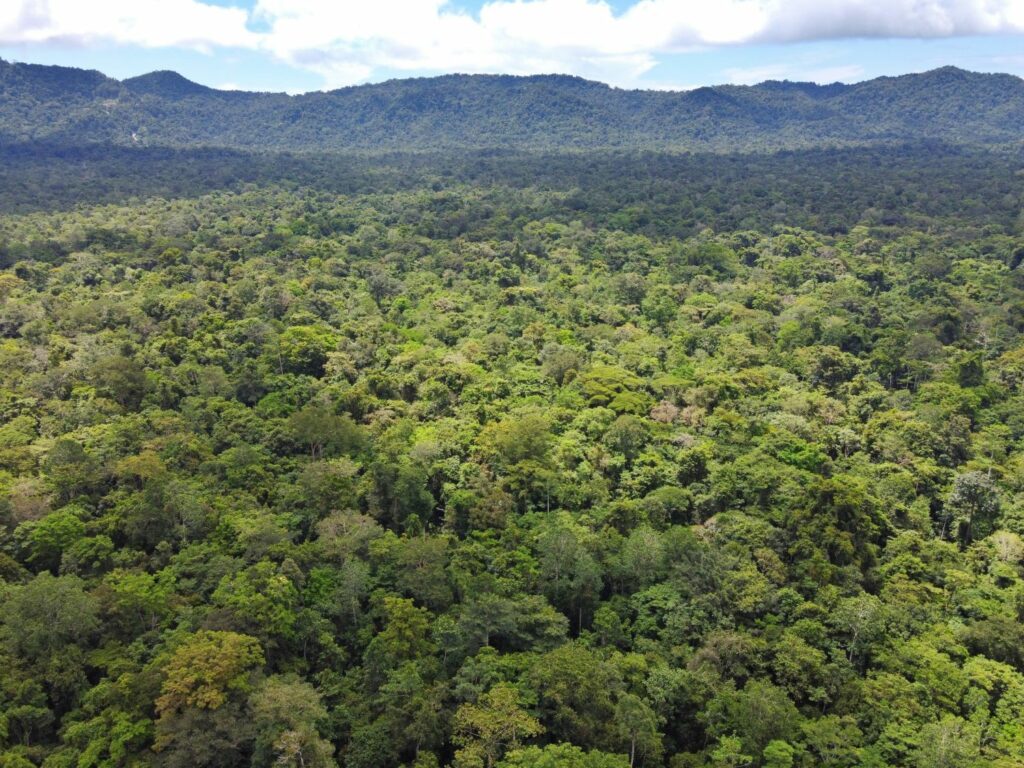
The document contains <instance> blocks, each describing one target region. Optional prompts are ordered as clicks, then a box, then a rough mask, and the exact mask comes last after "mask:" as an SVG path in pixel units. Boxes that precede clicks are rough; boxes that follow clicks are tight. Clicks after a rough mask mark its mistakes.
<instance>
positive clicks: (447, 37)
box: [0, 0, 1024, 87]
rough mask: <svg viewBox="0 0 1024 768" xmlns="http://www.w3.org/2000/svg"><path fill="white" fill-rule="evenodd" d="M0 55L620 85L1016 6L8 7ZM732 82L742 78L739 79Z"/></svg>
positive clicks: (330, 78)
mask: <svg viewBox="0 0 1024 768" xmlns="http://www.w3.org/2000/svg"><path fill="white" fill-rule="evenodd" d="M0 5H2V7H0V43H8V44H10V43H31V42H55V41H56V42H72V43H75V42H77V43H81V44H87V43H89V42H90V41H93V40H110V41H113V42H117V43H130V44H137V45H145V46H189V47H195V48H201V49H202V48H212V47H215V46H232V47H244V48H251V49H258V50H262V51H265V52H267V53H269V54H271V55H273V56H275V57H276V58H278V59H280V60H282V61H285V62H288V63H290V64H292V65H294V66H297V67H301V68H304V69H307V70H310V71H313V72H316V73H318V74H320V75H321V76H322V77H323V78H324V81H325V84H326V85H327V86H329V87H333V86H338V85H345V84H349V83H355V82H360V81H363V80H366V79H369V78H372V77H374V76H376V75H378V73H381V72H390V71H398V72H403V71H408V72H414V71H461V72H499V71H500V72H511V73H518V74H530V73H537V72H571V73H575V74H581V75H585V76H588V77H596V78H598V79H602V80H606V81H608V82H613V83H630V82H633V81H635V80H636V78H638V77H640V76H641V75H642V74H644V73H645V72H647V71H649V70H650V69H652V68H653V67H654V66H655V65H656V64H657V61H658V56H659V55H664V54H667V53H679V52H684V51H687V50H692V49H696V48H706V47H711V46H725V45H739V44H744V43H791V42H801V41H810V40H825V39H840V38H852V37H906V38H935V37H953V36H963V35H987V34H1000V33H1024V0H638V1H637V2H634V3H633V4H632V5H631V6H630V7H629V8H628V9H626V10H625V11H624V12H621V13H616V12H615V11H614V10H613V9H612V7H611V6H610V5H609V4H608V2H606V0H486V2H485V3H484V4H483V6H482V7H481V8H480V9H479V11H478V12H477V13H476V14H470V13H468V12H466V11H464V10H461V9H460V8H459V7H457V6H455V5H453V4H452V3H450V2H447V0H373V2H365V1H364V0H256V3H255V6H254V7H253V8H252V9H251V10H245V9H242V8H230V7H220V6H213V5H209V4H207V3H204V2H201V0H98V1H96V2H90V3H86V2H82V0H13V2H12V0H6V1H5V2H3V3H0ZM737 79H745V78H741V77H740V76H738V77H737Z"/></svg>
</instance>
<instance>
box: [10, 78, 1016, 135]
mask: <svg viewBox="0 0 1024 768" xmlns="http://www.w3.org/2000/svg"><path fill="white" fill-rule="evenodd" d="M1022 125H1024V81H1022V80H1021V79H1020V78H1017V77H1014V76H1012V75H1000V74H979V73H973V72H966V71H964V70H960V69H956V68H954V67H943V68H941V69H936V70H932V71H930V72H925V73H922V74H916V75H905V76H900V77H882V78H877V79H874V80H869V81H865V82H862V83H856V84H853V85H843V84H839V83H835V84H832V85H824V86H821V85H815V84H813V83H792V82H772V81H770V82H765V83H761V84H760V85H756V86H716V87H705V88H698V89H695V90H692V91H686V92H665V91H629V90H621V89H616V88H611V87H609V86H606V85H603V84H601V83H596V82H591V81H587V80H583V79H581V78H578V77H570V76H563V75H545V76H532V77H515V76H507V75H446V76H442V77H434V78H417V79H407V80H392V81H388V82H385V83H379V84H374V85H363V86H354V87H349V88H342V89H339V90H335V91H329V92H316V93H307V94H303V95H299V96H288V95H286V94H275V93H249V92H241V91H219V90H215V89H212V88H207V87H205V86H202V85H199V84H196V83H193V82H191V81H189V80H187V79H185V78H183V77H181V76H180V75H178V74H176V73H174V72H166V71H164V72H153V73H150V74H148V75H143V76H140V77H135V78H130V79H127V80H124V81H118V80H114V79H112V78H109V77H106V76H105V75H103V74H101V73H99V72H95V71H85V70H80V69H73V68H64V67H46V66H39V65H30V64H12V63H9V62H4V61H0V145H3V144H7V145H10V144H14V143H22V142H30V141H40V140H50V141H58V142H61V143H63V144H82V143H95V142H101V143H113V144H120V145H148V146H157V145H167V146H176V147H188V146H200V145H201V146H218V147H232V148H264V149H280V150H324V149H330V150H345V149H412V150H418V149H443V148H530V149H538V148H548V149H564V148H575V149H586V148H637V147H645V148H651V149H671V150H710V151H734V150H740V151H751V150H761V149H781V148H809V147H820V146H838V145H863V144H873V143H885V142H896V141H906V140H911V139H912V140H921V139H938V140H943V141H947V142H950V143H964V144H981V145H1007V144H1009V145H1019V144H1020V142H1021V140H1022V137H1024V131H1022V129H1021V126H1022Z"/></svg>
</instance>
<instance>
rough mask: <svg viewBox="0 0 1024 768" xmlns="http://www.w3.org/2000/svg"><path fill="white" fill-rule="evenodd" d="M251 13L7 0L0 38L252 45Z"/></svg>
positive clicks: (102, 1) (142, 1)
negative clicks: (249, 27) (249, 21)
mask: <svg viewBox="0 0 1024 768" xmlns="http://www.w3.org/2000/svg"><path fill="white" fill-rule="evenodd" d="M247 18H248V14H247V12H246V11H245V10H243V9H240V8H222V7H219V6H214V5H206V4H204V3H200V2H196V1H195V0H93V1H91V2H90V1H87V0H20V1H19V0H13V2H12V1H11V0H4V1H3V2H0V44H26V43H29V44H31V43H63V44H69V45H89V44H91V43H94V42H99V41H109V42H114V43H121V44H129V45H142V46H146V47H150V48H166V47H180V48H197V49H212V48H214V47H222V46H242V47H252V46H255V45H257V44H258V36H257V35H255V34H253V33H252V32H250V31H249V30H248V29H247V28H246V21H247Z"/></svg>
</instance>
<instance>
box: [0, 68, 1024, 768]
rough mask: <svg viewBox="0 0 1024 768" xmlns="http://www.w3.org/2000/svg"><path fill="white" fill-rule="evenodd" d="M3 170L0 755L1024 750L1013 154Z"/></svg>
mask: <svg viewBox="0 0 1024 768" xmlns="http://www.w3.org/2000/svg"><path fill="white" fill-rule="evenodd" d="M2 71H5V72H7V74H6V75H5V77H7V78H8V81H7V86H6V87H8V88H9V87H11V86H10V77H11V75H10V72H11V70H10V68H8V69H6V70H2ZM17 72H21V73H23V72H24V70H17ZM33 72H35V70H33ZM47 72H50V74H53V72H51V71H49V70H47ZM36 74H39V73H38V72H36ZM56 75H60V77H56V76H55V82H54V84H53V88H55V89H57V91H59V89H60V88H65V87H66V86H67V82H66V80H65V79H64V75H63V74H62V73H61V72H57V73H56ZM19 76H20V75H19ZM946 76H950V77H953V75H952V74H950V73H948V72H947V73H946ZM958 76H959V75H957V77H958ZM78 77H79V78H80V80H81V82H80V84H79V85H80V87H81V89H83V92H86V93H87V95H88V94H92V93H93V92H94V91H96V90H97V89H100V90H102V89H103V88H108V86H109V88H112V89H114V90H112V91H111V92H110V93H106V91H104V93H106V95H107V97H109V98H111V99H123V98H126V97H124V96H123V95H119V94H121V93H122V92H121V91H120V90H118V89H122V88H123V89H127V90H128V91H132V92H134V93H136V94H138V93H142V95H141V96H138V95H137V96H136V97H133V98H138V99H141V100H144V99H150V98H153V99H156V98H169V97H167V96H166V93H167V91H168V90H176V92H177V96H176V98H181V99H186V100H188V99H204V98H211V99H212V98H217V99H227V98H229V97H227V96H224V95H217V94H213V95H211V94H210V93H208V92H207V91H205V90H203V89H198V90H197V87H193V86H192V85H191V84H187V83H182V82H180V81H177V80H174V78H171V77H167V76H160V77H156V78H153V77H150V78H149V79H145V80H143V81H142V82H138V81H136V82H131V81H128V82H126V83H125V84H116V86H110V85H109V83H108V81H106V80H104V79H102V78H101V76H93V75H89V74H88V73H84V74H82V73H80V74H79V75H78ZM457 82H465V83H471V82H477V81H475V80H472V79H466V80H465V81H463V80H457ZM479 82H480V83H484V84H486V83H489V82H491V81H486V80H485V81H479ZM516 82H518V81H516ZM899 82H900V79H896V80H893V81H885V82H884V85H885V86H886V87H889V88H898V87H899ZM986 82H987V81H986ZM478 84H479V83H478ZM578 85H579V84H578V83H576V84H575V85H574V87H577V86H578ZM76 87H77V86H76ZM383 87H384V86H382V88H383ZM387 87H393V88H398V87H399V86H387ZM409 87H410V86H407V85H403V86H401V88H405V89H408V88H409ZM587 87H596V86H587ZM874 87H881V85H879V84H877V83H876V84H875V86H874ZM33 88H34V89H35V90H34V91H33V93H35V94H37V98H38V100H39V103H40V104H42V103H43V102H44V101H45V99H46V98H50V96H47V94H48V93H49V91H47V90H46V89H45V88H44V87H43V86H42V85H40V84H39V83H36V85H34V86H33ZM764 88H768V87H767V86H764V87H762V89H764ZM773 88H775V89H776V90H778V89H780V88H781V86H778V85H776V86H773ZM144 89H149V90H144ZM790 89H796V86H791V87H790ZM768 90H771V88H768ZM783 90H785V89H783ZM796 90H799V89H796ZM57 91H54V93H57ZM369 92H370V91H365V92H364V91H359V93H369ZM738 92H741V93H748V92H747V91H738ZM826 92H827V93H830V94H833V95H832V96H829V98H833V97H834V98H841V97H843V98H845V96H843V94H848V91H847V90H846V89H842V88H839V89H836V88H833V89H831V90H829V89H826ZM833 92H834V93H833ZM750 93H753V91H750ZM823 93H824V92H823ZM804 95H805V96H807V97H808V98H810V97H811V96H808V95H807V94H804ZM812 95H813V94H812ZM51 96H52V94H51ZM327 96H331V95H330V94H328V95H327ZM327 96H325V97H324V98H327ZM819 96H822V94H819ZM822 97H823V96H822ZM52 98H54V99H56V98H57V97H56V96H52ZM83 98H85V97H83ZM88 98H89V99H91V98H92V96H91V95H88ZM232 98H234V97H232ZM247 98H249V97H248V96H238V97H237V99H238V100H239V101H240V102H245V99H247ZM267 98H268V99H269V98H271V97H267ZM273 98H277V99H279V100H282V101H287V97H273ZM794 98H796V97H794ZM800 98H803V97H800ZM816 98H817V97H816ZM920 98H924V97H920ZM47 103H49V102H47ZM74 103H77V102H74ZM83 103H84V102H83ZM287 103H292V102H287ZM0 104H2V105H3V107H2V109H7V108H8V107H9V106H10V102H7V101H4V100H0ZM72 105H73V104H72ZM49 108H50V107H47V109H49ZM83 109H86V108H85V107H83ZM169 114H171V113H169ZM1017 130H1018V131H1019V128H1018V129H1017ZM405 149H421V148H418V147H415V146H414V147H406V148H405ZM2 152H3V157H4V163H3V164H2V165H0V210H2V211H3V214H2V215H0V768H29V767H30V766H37V767H39V768H72V767H74V768H128V767H129V766H131V767H133V768H135V767H138V766H154V767H155V766H168V767H171V768H177V767H178V766H180V767H181V768H185V767H191V766H216V767H221V766H223V767H224V768H231V767H233V766H256V767H257V768H260V767H263V766H266V767H267V768H269V767H270V766H294V767H296V768H297V767H299V766H303V767H305V768H342V767H343V768H440V767H441V766H446V767H447V768H627V766H628V767H630V768H726V767H731V768H740V766H753V767H755V768H812V767H813V768H818V767H819V766H821V767H824V768H933V767H934V766H949V767H950V768H953V767H955V768H982V767H983V766H999V767H1000V768H1010V767H1011V766H1020V765H1024V650H1022V649H1024V629H1022V626H1024V625H1022V620H1024V449H1022V445H1024V443H1022V438H1024V340H1022V335H1021V334H1022V331H1024V267H1022V266H1021V265H1022V263H1024V218H1022V216H1021V210H1022V207H1024V174H1022V172H1021V164H1020V157H1019V154H1017V153H1015V152H1012V151H1005V150H1003V151H1001V152H1000V153H999V154H993V153H991V152H990V151H983V150H981V149H978V148H976V147H975V148H969V147H962V146H960V147H956V146H951V145H950V144H948V143H947V144H938V143H916V144H912V145H903V144H901V145H893V146H872V147H858V148H843V149H837V148H831V149H829V148H817V149H811V150H806V151H800V152H784V153H778V154H774V155H753V154H748V155H738V154H731V155H725V154H723V155H708V154H699V155H679V154H675V155H667V154H659V153H653V152H652V153H632V152H631V153H615V152H593V153H575V154H566V153H554V152H537V153H513V152H492V151H481V152H460V153H458V155H457V156H450V155H445V154H443V153H427V152H402V153H394V154H388V155H375V156H369V155H362V156H355V155H343V154H317V155H312V154H311V155H301V154H272V153H252V154H249V153H245V152H241V151H236V150H233V149H223V148H221V149H199V148H196V147H194V146H188V147H181V148H168V147H139V148H130V147H117V146H111V145H109V144H100V143H97V144H93V145H89V146H72V145H62V144H60V143H50V144H42V143H28V144H19V145H18V146H10V145H8V146H6V147H4V148H3V150H2Z"/></svg>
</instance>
